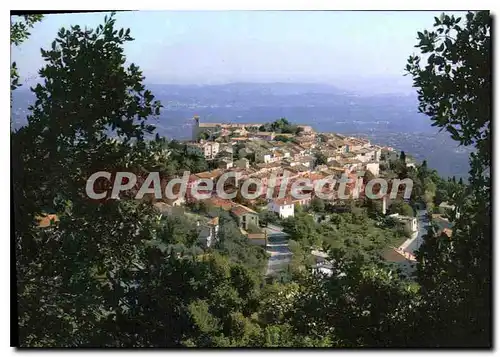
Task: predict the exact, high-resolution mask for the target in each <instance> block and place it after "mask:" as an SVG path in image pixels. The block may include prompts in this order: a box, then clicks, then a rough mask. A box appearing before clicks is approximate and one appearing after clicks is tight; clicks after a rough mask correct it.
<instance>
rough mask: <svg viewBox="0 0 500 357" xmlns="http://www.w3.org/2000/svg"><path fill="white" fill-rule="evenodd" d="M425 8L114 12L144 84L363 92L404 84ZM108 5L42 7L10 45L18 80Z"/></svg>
mask: <svg viewBox="0 0 500 357" xmlns="http://www.w3.org/2000/svg"><path fill="white" fill-rule="evenodd" d="M439 14H440V13H439V12H426V11H415V12H413V11H411V12H410V11H405V12H403V11H400V12H388V11H352V12H346V11H330V12H326V11H207V12H202V11H185V12H181V11H140V12H121V13H117V15H116V19H117V27H128V28H130V29H131V35H132V37H134V38H135V41H133V42H131V43H128V44H126V47H125V53H126V55H127V59H128V61H129V62H134V63H136V64H138V65H139V66H140V67H141V68H142V70H143V71H144V74H145V76H146V81H147V82H150V83H179V84H208V83H227V82H287V81H288V82H320V83H330V84H333V85H337V86H339V87H341V88H345V89H351V90H358V91H363V92H377V93H383V92H401V93H403V92H404V93H408V92H411V91H413V90H412V89H411V80H410V78H409V77H403V76H402V75H403V73H404V72H403V68H404V67H405V65H406V60H407V58H408V56H409V55H410V54H412V53H413V52H415V50H416V49H415V48H414V47H413V46H414V45H415V44H416V42H417V39H416V36H417V35H416V34H417V31H422V30H423V29H430V28H431V27H432V25H433V23H434V16H439ZM104 16H105V13H89V14H55V15H47V16H46V17H45V19H44V20H43V21H42V22H41V23H39V24H37V25H36V27H35V28H34V29H33V30H32V31H31V32H32V36H31V37H30V38H29V39H28V40H27V41H26V42H25V43H23V44H22V45H21V46H20V47H19V48H13V49H12V60H13V61H16V63H17V65H18V67H19V68H20V73H21V75H22V76H23V77H24V78H28V79H29V78H32V77H35V76H36V73H37V71H38V69H39V68H41V67H42V65H43V61H42V59H41V56H40V48H48V47H49V46H50V43H51V42H52V41H53V39H54V38H55V37H56V34H57V31H58V29H60V28H61V27H62V26H64V27H69V26H70V25H76V24H79V25H80V26H85V25H87V26H89V27H95V26H96V25H98V24H99V23H101V22H102V21H103V18H104Z"/></svg>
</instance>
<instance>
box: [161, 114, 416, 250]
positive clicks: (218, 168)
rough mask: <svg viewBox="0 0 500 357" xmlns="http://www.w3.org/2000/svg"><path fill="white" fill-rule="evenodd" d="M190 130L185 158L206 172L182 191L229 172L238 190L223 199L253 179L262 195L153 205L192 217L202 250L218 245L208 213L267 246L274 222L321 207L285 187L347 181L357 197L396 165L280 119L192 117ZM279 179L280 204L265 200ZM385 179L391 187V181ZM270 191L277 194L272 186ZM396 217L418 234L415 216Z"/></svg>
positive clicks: (383, 155) (364, 144)
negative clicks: (223, 215)
mask: <svg viewBox="0 0 500 357" xmlns="http://www.w3.org/2000/svg"><path fill="white" fill-rule="evenodd" d="M193 122H194V125H193V129H192V140H190V141H187V142H183V145H185V146H184V150H185V154H186V155H189V156H195V157H203V158H204V159H205V160H206V161H207V163H208V167H209V170H207V171H203V172H194V173H193V172H191V175H190V177H189V184H188V187H192V186H193V185H194V184H196V183H197V181H199V180H202V179H203V180H206V179H209V180H212V181H213V182H214V183H217V180H218V179H219V178H220V177H221V176H222V175H223V174H225V173H228V172H237V173H238V175H239V177H240V178H241V180H240V181H239V182H232V186H231V185H230V186H231V187H229V188H228V189H229V191H231V189H235V187H236V188H237V187H238V185H241V183H242V182H243V181H244V180H246V179H257V180H259V181H260V182H261V183H262V187H261V191H260V193H256V195H255V198H253V199H246V198H244V197H241V195H239V194H238V195H237V196H236V197H235V199H233V200H228V199H221V198H219V197H217V195H216V194H215V193H214V194H213V195H212V197H210V198H208V199H204V200H203V201H202V202H193V201H192V200H190V197H189V195H187V196H186V197H177V198H175V199H170V200H169V199H164V200H162V201H161V202H156V203H155V205H156V207H157V208H158V209H159V210H160V211H161V212H162V213H164V214H167V215H172V214H175V213H180V212H182V214H183V215H186V214H190V215H196V224H197V226H198V227H199V238H198V239H199V243H200V245H202V246H204V247H207V248H208V247H210V246H212V245H213V244H214V243H215V242H216V240H217V237H218V231H219V218H218V216H217V214H215V213H212V214H211V213H210V211H211V210H212V211H217V210H219V211H220V210H223V211H226V212H228V213H229V214H230V215H231V216H232V217H233V218H234V220H235V221H236V223H237V226H238V227H239V229H240V231H241V233H242V234H243V235H244V236H245V237H247V239H248V240H249V242H250V243H252V244H255V245H260V246H266V245H267V244H268V243H269V241H268V238H269V237H268V232H269V231H268V230H266V229H264V228H263V227H264V226H266V225H267V223H268V222H275V221H276V220H275V219H274V218H276V219H277V220H286V219H290V218H292V217H294V216H295V214H296V212H297V210H300V211H303V210H307V209H308V208H309V207H311V205H318V201H320V200H319V199H318V198H317V197H315V195H314V193H313V194H312V195H311V197H310V198H307V199H295V198H294V197H292V195H291V194H290V187H291V185H292V184H293V182H294V181H295V180H299V179H303V178H307V179H309V180H311V182H313V183H314V182H316V181H317V180H321V179H324V178H326V177H334V178H338V179H340V177H341V176H342V175H346V176H347V177H349V178H350V179H352V183H349V184H347V185H346V191H345V194H346V195H351V196H352V197H358V196H359V194H360V192H363V190H364V185H365V184H366V182H367V180H368V179H371V178H376V177H382V178H385V177H386V176H387V175H386V168H387V167H388V166H389V163H390V161H391V160H400V153H398V152H396V151H395V150H394V149H393V148H391V147H382V146H379V145H374V144H372V143H370V141H369V140H366V139H363V138H355V137H348V136H344V135H340V134H335V133H317V132H315V131H314V130H313V128H312V127H311V126H308V125H294V124H291V123H289V122H288V121H287V120H286V119H284V118H282V119H279V120H277V121H275V122H273V123H266V124H227V123H226V124H224V123H202V122H200V118H199V117H194V118H193ZM404 161H405V165H406V167H408V168H410V167H415V162H413V161H412V160H411V158H409V157H406V158H405V159H404ZM285 171H287V173H288V175H289V176H288V186H287V189H286V193H285V196H284V197H277V195H276V196H273V197H272V198H268V197H266V196H265V192H266V191H267V185H266V184H267V180H268V179H269V177H270V176H271V175H272V174H274V175H275V176H277V177H278V183H277V185H279V178H280V177H281V175H282V174H283V173H284V172H285ZM360 178H362V179H361V180H359V179H360ZM386 178H387V179H388V180H390V179H391V178H392V177H389V176H387V177H386ZM356 180H358V182H361V186H360V187H356V185H355V184H354V182H356ZM337 186H338V184H337ZM214 187H215V185H214ZM275 190H278V187H276V186H275ZM355 190H359V191H360V192H359V191H358V192H355ZM356 194H357V195H356ZM362 197H363V196H362V195H361V198H362ZM321 201H323V202H322V203H319V204H320V205H325V204H326V205H329V206H330V207H333V208H334V209H339V210H342V209H343V208H345V207H346V205H348V204H350V203H352V201H353V200H352V199H351V200H347V201H346V200H340V199H338V197H336V196H335V195H334V196H332V197H331V199H330V200H326V202H325V200H324V199H322V200H321ZM379 201H380V203H379V205H378V206H379V210H380V213H381V214H385V213H386V211H387V210H388V208H389V206H390V205H391V201H390V200H389V199H388V198H387V197H384V199H381V200H379ZM200 204H202V205H203V206H204V208H205V209H204V210H201V211H203V213H202V214H200V213H199V212H200V209H199V206H200ZM207 207H209V208H210V209H207ZM196 212H198V213H196ZM394 217H395V218H397V220H398V221H399V222H400V223H401V225H402V226H403V229H404V231H405V232H406V234H407V236H411V235H412V234H416V232H417V221H416V218H415V217H414V216H413V215H408V216H405V215H397V214H396V215H395V216H394ZM315 219H321V218H318V217H315ZM264 221H265V222H264Z"/></svg>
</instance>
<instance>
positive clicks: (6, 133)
mask: <svg viewBox="0 0 500 357" xmlns="http://www.w3.org/2000/svg"><path fill="white" fill-rule="evenodd" d="M3 4H8V3H7V2H2V5H3ZM496 4H498V2H493V1H474V2H470V1H463V0H460V1H459V0H453V1H450V0H441V1H439V2H435V1H429V0H423V1H422V0H420V1H418V2H407V1H401V0H391V1H388V0H385V1H382V0H378V1H376V2H369V1H360V0H350V1H348V2H342V3H340V2H336V1H335V2H334V1H328V0H315V1H312V0H285V1H272V0H265V1H264V0H251V1H250V0H245V1H242V0H240V1H238V2H235V1H224V0H222V1H220V0H211V1H202V0H198V1H196V0H183V1H169V2H167V1H161V2H160V1H148V0H143V1H141V2H139V3H138V2H137V1H130V0H128V1H126V0H120V1H113V2H107V3H106V4H104V3H103V2H102V1H96V0H87V1H85V2H78V3H76V2H67V1H61V0H59V1H53V0H50V1H43V2H39V1H22V2H21V1H16V2H15V3H14V5H13V6H14V7H15V8H16V9H19V10H23V9H24V10H27V9H37V10H43V8H49V9H75V10H76V9H79V10H95V9H117V10H118V9H141V10H146V9H149V10H160V9H162V10H167V9H176V10H195V9H197V10H228V9H233V10H245V9H246V10H257V9H260V10H285V9H286V10H327V9H336V10H367V9H373V6H374V5H375V6H376V9H378V10H428V9H434V10H443V11H446V10H449V11H451V10H467V9H470V7H471V6H473V7H474V8H475V9H490V10H492V12H493V13H496V11H495V10H496V7H495V6H494V5H496ZM2 13H3V14H5V15H4V16H3V17H2V18H3V21H4V22H5V31H3V32H2V34H3V35H2V44H3V47H4V48H7V46H9V48H10V43H9V35H7V33H8V32H7V26H9V24H7V15H6V12H5V11H3V12H2ZM497 26H498V24H496V26H495V28H496V27H497ZM153 35H154V34H152V36H153ZM494 38H495V37H494ZM495 42H497V39H495ZM495 48H498V44H497V43H496V44H495ZM2 58H3V60H2V61H3V63H4V65H3V68H4V70H3V71H2V72H1V73H2V78H3V80H2V83H4V87H3V88H5V90H7V88H8V87H7V83H8V82H9V79H8V78H7V77H8V74H7V73H8V72H7V66H10V61H9V59H8V58H7V56H3V57H2ZM7 91H9V93H5V94H4V95H3V96H2V97H1V98H2V108H3V110H4V112H5V111H9V107H10V104H9V98H10V88H9V89H8V90H7ZM498 96H499V94H498V91H497V92H496V93H495V98H494V102H495V103H500V98H498ZM497 105H498V104H497ZM7 118H10V113H7V114H6V115H4V116H3V124H2V125H4V130H2V132H1V134H2V138H1V139H0V145H1V147H0V152H2V153H3V154H2V156H1V160H2V167H3V168H4V169H3V170H2V172H3V173H4V175H1V176H0V180H1V182H0V185H1V186H0V187H3V188H4V189H6V188H8V187H9V182H10V178H9V177H8V176H7V175H5V173H7V172H10V158H9V156H8V153H10V144H9V143H10V120H7ZM496 126H498V124H497V125H496ZM7 127H8V128H9V129H7ZM495 131H497V130H496V129H495ZM495 134H497V133H495ZM495 136H496V135H495ZM494 149H495V151H496V150H497V149H498V148H497V147H495V148H494ZM495 154H497V153H495ZM499 161H500V159H499V158H498V155H495V166H496V167H498V166H499V165H500V162H499ZM495 177H496V175H495ZM9 197H10V193H9ZM495 203H497V202H495ZM0 217H1V220H2V222H1V223H2V225H1V226H2V227H3V228H4V229H5V228H9V231H8V232H6V233H7V234H3V235H2V236H3V239H4V242H6V241H7V237H10V200H9V199H7V200H4V204H3V205H2V214H1V215H0ZM499 218H500V213H499V212H498V210H495V221H497V222H499V221H500V220H499ZM6 245H7V243H4V249H1V251H2V259H0V261H1V263H2V265H3V266H2V268H3V269H2V273H3V276H4V279H3V282H4V286H9V289H10V275H9V273H10V269H11V266H10V246H9V247H8V248H9V249H7V246H6ZM499 245H500V244H499V243H497V244H496V245H495V253H497V251H498V246H499ZM495 256H498V254H495ZM493 264H495V259H493ZM497 268H498V264H496V269H495V273H496V274H494V275H493V276H495V275H496V276H498V275H500V274H499V271H498V270H497ZM0 298H1V299H2V307H3V309H4V313H3V314H2V316H3V317H4V318H3V319H2V320H3V323H2V325H1V333H0V336H1V338H2V339H3V341H2V344H1V345H2V347H3V352H8V353H9V354H11V353H14V352H15V350H14V349H12V348H8V351H6V350H7V348H6V347H7V346H9V345H10V319H9V318H7V316H9V317H10V309H9V308H10V295H9V294H1V295H0ZM7 309H9V312H7ZM494 311H495V312H496V314H497V311H498V307H497V308H496V309H494ZM6 312H7V313H6ZM496 314H495V315H496ZM495 320H496V319H495ZM498 330H499V328H498V327H497V328H496V329H494V331H495V337H497V336H498ZM497 340H498V339H496V338H495V339H494V341H497ZM68 352H69V351H68ZM68 352H61V355H66V354H69V353H68ZM172 352H173V353H174V354H177V353H186V352H174V351H172ZM172 352H169V353H172ZM213 352H215V353H219V351H213ZM286 352H288V351H286ZM309 352H310V351H304V352H299V353H301V354H302V353H304V354H306V353H309ZM334 352H335V351H334ZM384 352H386V351H384ZM450 352H451V353H453V352H452V351H450ZM450 352H448V353H450ZM139 353H141V354H142V353H143V352H142V351H141V352H139ZM188 353H189V352H188ZM191 353H192V352H191ZM250 353H251V354H257V353H258V354H259V355H261V354H265V355H266V354H268V353H269V352H265V351H254V352H250ZM336 353H339V352H336ZM340 353H342V354H343V353H345V352H340ZM360 353H362V354H367V353H369V352H360ZM420 353H422V354H423V353H425V354H426V355H432V354H437V352H431V351H425V352H424V351H422V352H420ZM83 354H84V355H92V356H95V355H101V354H103V352H100V351H89V352H83ZM2 355H3V354H2Z"/></svg>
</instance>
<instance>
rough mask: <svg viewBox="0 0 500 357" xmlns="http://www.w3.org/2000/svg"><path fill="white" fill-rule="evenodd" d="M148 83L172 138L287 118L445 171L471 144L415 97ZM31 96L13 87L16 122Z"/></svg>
mask: <svg viewBox="0 0 500 357" xmlns="http://www.w3.org/2000/svg"><path fill="white" fill-rule="evenodd" d="M146 87H147V88H148V89H150V90H151V91H152V93H153V94H154V95H155V97H156V99H159V100H160V101H161V102H162V104H163V105H164V108H163V110H162V113H161V115H160V118H159V119H158V120H152V123H153V124H155V125H156V127H157V131H158V133H159V134H160V135H163V136H167V137H170V138H177V139H186V138H189V137H190V135H191V129H190V128H191V125H192V120H191V118H192V117H193V116H194V115H199V116H200V117H201V121H202V122H203V121H205V122H240V123H245V122H256V123H265V122H270V121H274V120H276V119H278V118H280V117H285V118H287V119H288V120H289V121H291V122H293V123H302V124H309V125H312V126H313V127H314V129H315V130H317V131H324V132H339V133H356V134H358V135H361V134H365V135H366V136H368V137H370V138H372V139H373V138H375V140H376V141H377V142H379V143H381V144H387V145H393V146H395V147H396V148H398V149H399V148H400V149H402V150H405V151H408V152H410V153H412V154H413V155H414V156H415V157H417V158H419V157H422V158H425V157H427V158H428V162H429V165H430V166H431V167H435V168H436V169H438V170H439V172H440V173H441V174H442V175H444V176H448V175H456V176H461V177H466V175H467V171H468V159H467V156H468V155H467V154H468V152H470V150H466V151H464V150H459V149H457V148H456V143H455V142H454V141H452V140H451V139H449V138H448V135H447V134H437V130H436V128H434V127H431V125H430V124H431V122H430V120H429V118H427V117H426V116H425V115H422V114H420V113H418V111H417V106H418V102H417V98H416V96H409V95H388V94H387V95H373V96H369V95H359V94H357V93H354V92H350V91H347V90H343V89H339V88H337V87H335V86H333V85H328V84H314V83H231V84H221V85H203V86H198V85H171V84H147V85H146ZM33 101H34V96H33V94H32V93H31V92H30V91H29V90H26V88H20V89H18V90H16V91H15V92H14V94H13V105H12V111H13V127H14V128H18V127H20V126H21V125H24V124H25V123H26V115H27V114H28V111H27V107H28V105H29V104H31V103H33ZM424 142H425V145H422V144H421V143H424ZM434 146H435V148H434V149H433V147H434ZM433 157H435V159H434V158H433ZM441 163H442V164H441ZM450 163H452V165H451V167H449V166H450Z"/></svg>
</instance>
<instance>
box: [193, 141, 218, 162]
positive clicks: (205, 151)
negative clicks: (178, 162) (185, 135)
mask: <svg viewBox="0 0 500 357" xmlns="http://www.w3.org/2000/svg"><path fill="white" fill-rule="evenodd" d="M186 150H187V153H188V154H193V155H203V156H204V157H205V158H206V159H207V160H211V159H214V158H215V157H216V156H217V154H218V153H219V143H218V142H215V141H205V142H200V143H189V144H187V145H186Z"/></svg>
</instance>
